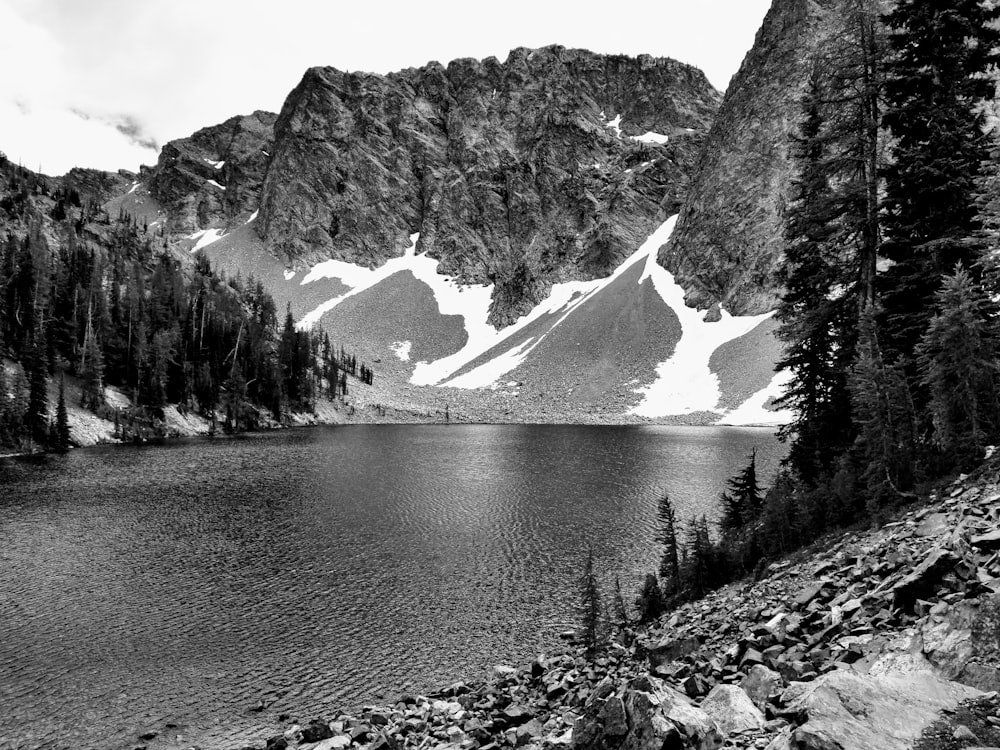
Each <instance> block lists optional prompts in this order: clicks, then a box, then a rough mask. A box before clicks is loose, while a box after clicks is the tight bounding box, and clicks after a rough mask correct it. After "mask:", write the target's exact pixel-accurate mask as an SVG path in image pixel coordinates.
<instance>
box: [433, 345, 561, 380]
mask: <svg viewBox="0 0 1000 750" xmlns="http://www.w3.org/2000/svg"><path fill="white" fill-rule="evenodd" d="M542 338H544V337H537V338H530V339H528V340H527V341H524V342H522V343H520V344H518V345H517V346H515V347H513V348H511V349H509V350H508V351H506V352H504V353H503V354H501V355H500V356H499V357H495V358H493V359H491V360H490V361H488V362H484V363H483V364H481V365H479V367H476V368H475V369H473V370H470V371H469V372H467V373H465V374H464V375H459V376H458V377H457V378H453V379H452V380H449V381H447V382H445V383H442V385H444V386H446V387H449V388H467V389H473V388H494V389H495V388H496V387H497V381H498V380H499V379H500V378H501V377H503V376H504V375H506V374H507V373H508V372H510V371H511V370H513V369H514V368H516V367H517V366H518V365H519V364H521V363H522V362H523V361H524V360H525V359H526V358H527V356H528V354H529V353H530V352H531V350H532V349H534V348H535V347H536V346H537V345H538V343H539V342H540V341H541V340H542ZM509 385H510V383H508V386H509ZM514 385H516V383H514Z"/></svg>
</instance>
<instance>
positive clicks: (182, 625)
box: [0, 426, 780, 750]
mask: <svg viewBox="0 0 1000 750" xmlns="http://www.w3.org/2000/svg"><path fill="white" fill-rule="evenodd" d="M754 447H756V448H758V449H759V453H758V457H759V460H760V464H761V469H762V471H763V472H764V473H766V472H767V471H768V470H769V469H770V468H773V465H774V462H775V461H776V460H777V458H778V457H779V451H780V447H779V446H778V444H777V443H776V441H775V440H774V438H773V436H771V435H769V434H768V433H766V432H764V431H760V430H748V429H742V430H741V429H704V428H700V429H699V428H661V427H628V428H597V427H573V426H559V427H539V426H505V427H489V426H461V427H448V428H445V427H440V426H401V427H392V426H377V427H376V426H372V427H360V426H359V427H350V428H331V429H312V430H296V431H288V432H284V433H273V434H268V435H254V436H245V437H240V438H235V439H218V440H190V441H179V442H176V443H172V444H170V445H167V446H163V447H156V448H132V447H116V448H96V449H87V450H81V451H75V452H73V453H71V454H69V455H68V456H60V457H49V458H46V459H43V460H41V461H32V462H26V461H12V460H0V488H2V495H0V705H3V706H4V711H0V748H2V749H3V750H6V749H8V748H10V749H12V750H13V749H14V748H18V749H19V748H36V747H52V748H63V747H68V746H74V747H76V746H79V747H90V748H97V749H101V750H102V749H104V748H108V749H109V750H117V749H118V748H131V747H134V746H135V744H136V739H137V737H138V735H140V734H142V733H144V732H147V731H150V730H155V731H159V732H160V735H159V736H158V737H157V738H156V739H155V740H153V741H152V742H150V743H148V744H149V747H150V750H159V749H160V748H174V747H177V748H179V747H189V746H191V745H194V744H197V745H200V746H203V747H220V746H221V747H226V746H239V745H241V744H244V745H245V744H247V743H251V742H257V743H260V742H261V741H262V740H263V739H264V738H265V737H267V736H269V735H270V734H273V733H274V732H275V731H276V730H277V727H278V725H277V723H276V722H277V717H278V715H279V714H282V713H288V714H291V715H293V716H298V717H301V718H309V717H311V716H314V715H323V714H329V713H331V712H333V711H335V710H336V709H338V708H341V707H348V706H350V705H356V704H360V703H363V702H364V701H367V700H372V699H375V698H377V697H378V696H380V695H387V696H391V695H393V694H396V693H399V692H402V691H404V690H413V691H420V690H428V689H430V688H433V687H438V686H440V685H442V684H445V683H447V682H451V681H453V680H454V679H457V678H460V677H463V676H464V677H467V678H474V677H477V676H480V675H481V674H482V673H483V671H484V670H485V669H487V668H488V667H489V666H490V665H492V664H495V663H500V662H514V663H517V662H519V661H521V660H524V659H527V658H529V657H530V656H532V655H533V654H535V653H536V652H537V651H539V650H544V649H545V648H547V647H551V646H552V644H553V643H554V642H555V637H556V634H557V633H558V632H559V631H560V630H563V629H565V628H566V627H567V626H569V625H570V624H571V623H572V614H571V612H572V605H573V602H574V599H575V593H574V592H575V583H574V582H575V580H576V578H577V576H578V575H579V572H580V567H581V563H582V560H583V557H584V555H585V554H586V549H587V547H588V545H591V546H593V549H594V554H595V559H596V561H597V564H598V568H599V570H600V572H601V576H602V579H603V581H604V584H605V590H610V588H609V587H610V585H611V583H612V582H613V580H614V577H615V576H620V577H621V581H622V586H623V587H624V588H625V589H626V591H630V590H632V589H634V588H636V587H637V586H638V584H639V582H640V581H641V576H642V574H643V572H644V571H646V570H650V569H652V567H653V566H654V565H655V562H656V549H655V546H654V545H653V544H652V538H653V534H654V533H655V525H656V524H655V507H656V501H657V499H658V497H659V495H660V494H661V492H663V491H664V490H668V491H669V492H670V493H671V496H672V497H673V499H674V501H675V503H676V505H677V506H678V509H679V512H680V514H681V515H682V516H684V517H689V516H691V515H693V514H694V513H696V512H698V513H701V512H707V513H712V512H714V508H715V498H716V497H717V495H718V492H719V491H720V490H721V488H722V483H723V482H724V480H725V478H726V477H727V476H728V475H729V474H731V473H732V471H733V470H734V469H735V468H736V467H739V466H740V465H741V464H742V462H743V461H744V460H745V456H746V455H747V454H748V453H749V452H750V450H751V449H752V448H754ZM261 700H263V701H264V702H265V703H266V704H267V705H268V707H267V708H266V710H264V711H263V712H262V713H253V712H251V711H250V710H249V709H250V707H251V706H253V705H255V704H257V703H258V701H261ZM168 724H170V725H174V726H172V727H169V728H168V726H167V725H168Z"/></svg>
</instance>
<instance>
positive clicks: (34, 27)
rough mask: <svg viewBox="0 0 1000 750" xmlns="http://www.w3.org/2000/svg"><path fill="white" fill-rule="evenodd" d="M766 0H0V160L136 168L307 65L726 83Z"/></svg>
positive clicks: (258, 102)
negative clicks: (551, 63) (507, 67)
mask: <svg viewBox="0 0 1000 750" xmlns="http://www.w3.org/2000/svg"><path fill="white" fill-rule="evenodd" d="M770 4H771V3H770V0H656V1H655V2H650V1H648V0H633V1H632V2H629V3H626V4H624V5H619V4H618V3H616V2H614V1H613V0H604V2H591V0H578V1H577V2H568V1H567V0H558V2H547V0H495V2H492V3H470V2H460V1H458V0H405V1H404V0H387V1H384V2H377V1H375V0H372V1H369V2H361V1H358V0H355V1H354V2H350V3H347V2H343V0H86V2H81V1H80V0H0V29H2V30H3V31H2V32H0V70H3V71H4V74H3V75H2V76H0V151H2V152H3V153H5V154H6V155H7V157H8V158H9V159H11V160H13V161H18V162H20V163H22V164H23V165H24V166H26V167H28V168H29V169H35V170H39V169H40V170H41V171H42V172H44V173H46V174H51V175H59V174H63V173H65V172H66V171H67V170H68V169H70V168H71V167H73V166H82V167H93V168H98V169H106V170H117V169H120V168H123V169H129V170H132V171H136V170H137V169H138V166H139V165H140V164H154V163H155V162H156V158H157V154H158V152H159V148H160V147H161V146H162V145H163V144H164V143H166V142H167V141H169V140H172V139H175V138H182V137H185V136H187V135H190V134H191V133H193V132H194V131H195V130H198V129H199V128H202V127H206V126H208V125H214V124H216V123H219V122H222V121H223V120H225V119H227V118H229V117H231V116H233V115H236V114H245V113H248V112H252V111H254V110H256V109H264V110H269V111H272V112H277V111H279V110H280V108H281V105H282V103H283V102H284V99H285V97H286V96H287V94H288V92H289V91H291V89H292V88H293V87H294V86H295V85H296V84H297V83H298V82H299V80H300V79H301V77H302V74H303V72H305V70H306V69H307V68H309V67H311V66H314V65H330V66H333V67H335V68H340V69H341V70H349V71H361V70H363V71H370V72H374V73H389V72H392V71H395V70H401V69H403V68H409V67H419V66H421V65H424V64H425V63H427V62H428V61H430V60H437V61H439V62H442V63H447V62H448V61H450V60H453V59H455V58H459V57H475V58H479V59H482V58H484V57H489V56H491V55H493V56H495V57H497V58H499V59H500V60H504V59H506V57H507V53H508V52H509V51H510V50H511V49H513V48H515V47H542V46H545V45H549V44H561V45H563V46H565V47H582V48H585V49H589V50H592V51H594V52H600V53H607V54H620V53H621V54H628V55H639V54H643V53H645V54H650V55H654V56H657V57H672V58H674V59H677V60H680V61H682V62H686V63H690V64H692V65H696V66H697V67H699V68H701V69H702V70H703V71H705V74H706V75H707V76H708V79H709V80H710V81H711V82H712V84H713V85H714V86H715V87H716V88H718V89H720V90H724V89H725V88H726V86H727V85H728V82H729V79H730V77H731V76H733V75H734V74H735V73H736V71H737V70H738V68H739V65H740V63H741V62H742V60H743V57H744V55H745V54H746V52H747V51H748V50H749V49H750V47H751V46H752V45H753V39H754V35H755V34H756V32H757V29H758V28H759V26H760V24H761V21H762V20H763V18H764V14H765V13H766V12H767V9H768V7H769V6H770Z"/></svg>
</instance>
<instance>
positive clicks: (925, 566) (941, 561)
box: [892, 547, 959, 612]
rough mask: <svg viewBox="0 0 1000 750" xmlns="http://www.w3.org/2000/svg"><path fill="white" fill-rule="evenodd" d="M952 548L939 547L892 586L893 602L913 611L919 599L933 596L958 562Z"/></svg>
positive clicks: (903, 608)
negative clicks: (945, 576) (942, 580)
mask: <svg viewBox="0 0 1000 750" xmlns="http://www.w3.org/2000/svg"><path fill="white" fill-rule="evenodd" d="M958 561H959V560H958V557H957V556H956V555H955V553H954V552H952V551H951V550H947V549H944V548H941V547H938V548H937V549H935V550H932V551H931V553H930V554H929V555H927V557H926V558H925V559H924V561H923V562H922V563H920V565H918V566H917V567H916V568H914V569H913V571H912V572H911V573H910V574H909V575H906V576H904V577H903V578H902V579H901V580H900V581H899V582H898V583H896V585H895V586H893V587H892V596H893V604H894V605H895V606H896V607H898V608H899V609H901V610H903V611H904V612H913V606H914V604H916V602H917V599H926V598H930V597H931V596H933V594H934V592H935V590H936V589H937V587H938V586H939V584H940V583H941V579H942V578H943V577H944V575H945V574H946V573H948V572H949V571H950V570H951V569H952V568H954V567H955V565H956V564H957V563H958Z"/></svg>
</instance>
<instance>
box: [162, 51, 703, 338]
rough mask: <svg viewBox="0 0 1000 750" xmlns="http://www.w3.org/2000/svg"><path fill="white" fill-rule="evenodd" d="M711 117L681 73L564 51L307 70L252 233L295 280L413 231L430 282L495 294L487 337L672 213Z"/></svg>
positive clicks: (695, 86)
mask: <svg viewBox="0 0 1000 750" xmlns="http://www.w3.org/2000/svg"><path fill="white" fill-rule="evenodd" d="M718 103H719V95H718V93H717V92H716V91H715V90H714V89H713V88H712V87H711V86H710V85H709V83H708V82H707V80H706V79H705V77H704V75H703V74H702V73H701V72H700V71H698V70H697V69H695V68H692V67H690V66H687V65H683V64H681V63H678V62H675V61H673V60H668V59H654V58H651V57H645V56H641V57H639V58H629V57H623V56H617V57H606V56H600V55H595V54H592V53H589V52H585V51H581V50H567V49H564V48H561V47H548V48H544V49H540V50H534V51H532V50H527V49H517V50H514V51H513V52H512V53H511V54H510V56H509V57H508V59H507V61H506V62H503V63H501V62H499V61H498V60H496V59H495V58H489V59H486V60H484V61H481V62H480V61H475V60H456V61H454V62H452V63H450V64H449V65H448V66H447V67H445V66H442V65H440V64H438V63H430V64H429V65H427V66H425V67H423V68H418V69H409V70H405V71H402V72H400V73H395V74H392V75H389V76H379V75H373V74H363V73H343V72H341V71H338V70H334V69H332V68H313V69H311V70H309V71H308V72H307V73H306V75H305V76H304V78H303V79H302V81H301V83H300V84H299V85H298V86H297V87H296V88H295V89H294V90H293V91H292V93H291V94H290V95H289V97H288V99H287V101H286V103H285V106H284V107H283V109H282V112H281V114H280V116H279V117H278V120H277V122H276V124H275V132H274V141H275V142H274V151H273V154H272V158H271V161H270V165H269V167H268V171H267V176H266V179H265V180H264V184H263V193H262V196H261V201H260V220H259V221H258V222H257V231H258V232H259V233H260V235H261V237H262V238H263V239H264V240H265V241H266V243H267V245H268V246H269V247H270V249H271V250H272V251H273V252H276V253H278V254H279V255H281V256H284V257H286V258H287V259H288V261H289V263H290V264H292V265H304V264H306V263H308V262H312V261H316V260H320V259H325V258H330V257H333V258H337V259H341V260H346V261H350V262H353V263H359V264H363V265H369V266H374V265H378V264H380V263H381V262H383V261H384V260H386V259H387V258H390V257H394V256H398V255H400V254H401V253H402V251H403V249H404V248H405V247H406V246H407V245H408V244H409V241H408V237H409V235H410V234H412V233H416V232H419V233H420V246H418V251H421V252H422V251H427V252H428V253H429V255H430V256H431V257H433V258H436V259H439V260H440V261H441V270H442V272H444V273H448V274H450V275H452V276H455V277H457V278H458V279H459V280H460V281H463V282H470V283H492V284H495V290H494V297H493V306H492V308H491V312H490V322H491V323H493V324H494V325H497V326H502V325H506V324H508V323H510V322H512V321H513V320H514V319H516V318H517V317H518V316H520V315H522V314H524V313H525V312H527V311H528V310H530V309H531V307H532V306H533V305H534V304H536V303H537V302H538V301H540V300H541V299H543V298H544V297H545V295H546V294H547V293H548V291H549V289H550V287H551V285H552V284H553V283H555V282H559V281H568V280H575V279H591V278H596V277H599V276H604V275H607V274H608V273H609V272H610V271H611V270H613V269H614V268H615V267H616V266H617V265H619V264H620V263H621V261H622V260H623V259H624V258H625V257H627V255H628V254H629V253H630V252H631V251H632V250H634V248H635V247H637V246H638V245H639V244H641V241H642V239H643V238H644V237H645V236H647V235H648V234H649V233H650V232H651V231H652V229H653V228H654V227H655V226H656V225H657V224H658V223H659V222H662V221H663V219H664V218H665V217H666V216H667V215H669V214H671V213H674V212H676V211H677V210H679V208H680V205H681V201H682V200H683V197H684V195H685V193H686V190H687V187H688V183H689V180H690V176H691V174H692V172H693V168H694V165H695V158H696V155H697V153H698V151H699V149H700V146H701V136H702V134H704V132H705V131H706V130H707V127H708V125H709V123H710V122H711V119H712V117H713V116H714V114H715V111H716V108H717V106H718ZM618 116H620V117H618ZM650 133H652V134H658V135H651V134H650ZM192 140H193V139H192ZM168 148H169V147H168ZM161 162H162V159H161ZM199 177H200V175H199ZM231 189H232V187H231V186H228V183H227V192H228V190H231ZM211 199H212V196H211V194H209V195H205V196H204V198H202V200H211Z"/></svg>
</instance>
